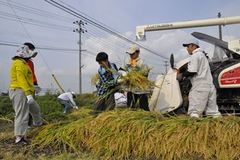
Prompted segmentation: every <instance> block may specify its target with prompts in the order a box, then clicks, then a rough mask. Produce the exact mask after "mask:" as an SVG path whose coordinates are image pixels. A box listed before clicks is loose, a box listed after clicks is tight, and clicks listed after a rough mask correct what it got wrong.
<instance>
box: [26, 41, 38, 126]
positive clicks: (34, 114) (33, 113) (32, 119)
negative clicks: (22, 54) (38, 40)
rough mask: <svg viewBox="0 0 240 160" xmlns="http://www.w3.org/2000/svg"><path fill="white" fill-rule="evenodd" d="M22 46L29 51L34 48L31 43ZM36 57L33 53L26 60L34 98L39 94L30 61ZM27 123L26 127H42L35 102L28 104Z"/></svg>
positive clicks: (32, 64) (35, 53)
mask: <svg viewBox="0 0 240 160" xmlns="http://www.w3.org/2000/svg"><path fill="white" fill-rule="evenodd" d="M24 45H27V46H28V47H29V49H30V50H32V51H33V50H35V46H34V45H33V44H31V43H28V42H26V43H24ZM36 56H37V52H34V54H33V55H32V56H31V58H29V59H26V60H27V64H28V66H29V67H30V69H31V71H32V80H33V85H34V95H33V96H34V97H35V94H36V93H39V92H40V90H41V89H40V87H39V86H38V82H37V77H36V75H35V71H34V63H33V61H32V58H34V57H36ZM29 112H30V114H29V122H28V126H29V127H31V125H33V126H41V125H42V118H41V111H40V107H39V105H38V103H37V102H36V101H35V103H32V104H30V107H29Z"/></svg>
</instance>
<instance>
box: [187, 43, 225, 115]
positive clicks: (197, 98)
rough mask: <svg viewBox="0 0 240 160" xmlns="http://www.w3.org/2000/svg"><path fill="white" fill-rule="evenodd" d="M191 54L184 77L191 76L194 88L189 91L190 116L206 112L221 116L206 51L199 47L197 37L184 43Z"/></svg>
mask: <svg viewBox="0 0 240 160" xmlns="http://www.w3.org/2000/svg"><path fill="white" fill-rule="evenodd" d="M183 46H184V47H186V48H187V52H188V54H189V55H190V61H189V63H188V70H187V71H186V72H184V73H183V77H190V80H191V83H192V88H191V90H190V92H189V108H188V114H189V115H190V117H195V118H199V117H201V116H202V114H203V113H204V112H205V114H206V115H207V116H213V117H219V116H221V114H220V112H219V111H218V105H217V103H216V89H215V86H214V84H213V78H212V74H211V70H210V67H209V63H208V59H207V57H206V55H205V52H204V51H203V50H202V49H201V48H199V42H198V41H197V40H195V39H191V40H190V41H188V42H186V43H184V44H183Z"/></svg>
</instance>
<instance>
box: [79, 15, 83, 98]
mask: <svg viewBox="0 0 240 160" xmlns="http://www.w3.org/2000/svg"><path fill="white" fill-rule="evenodd" d="M81 36H82V21H81V20H80V21H79V94H82V67H81V66H82V52H81V51H82V49H81V48H82V47H81V46H82V44H81V38H82V37H81Z"/></svg>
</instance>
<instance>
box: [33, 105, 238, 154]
mask: <svg viewBox="0 0 240 160" xmlns="http://www.w3.org/2000/svg"><path fill="white" fill-rule="evenodd" d="M90 111H91V110H90V109H80V110H79V111H77V112H73V113H72V114H70V115H69V117H74V118H72V119H71V118H70V119H71V121H62V122H58V123H54V124H49V125H46V126H44V127H42V128H39V129H36V130H35V131H33V132H32V133H31V137H32V139H33V141H32V147H34V148H38V149H40V150H44V149H46V148H48V149H51V150H53V151H54V152H56V153H63V152H70V153H72V152H73V153H77V154H81V153H82V152H84V151H86V152H90V153H91V154H92V155H94V157H96V158H97V157H98V158H100V159H239V158H240V143H239V142H240V132H239V129H240V117H235V116H226V117H222V118H218V119H213V118H210V117H205V118H202V119H191V118H189V117H186V116H179V117H164V116H163V115H161V114H159V113H156V112H145V111H142V110H134V111H133V110H129V109H120V110H114V111H108V112H104V113H101V114H99V115H98V116H97V117H94V116H92V115H90V114H88V113H89V112H90Z"/></svg>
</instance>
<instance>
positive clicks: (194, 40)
mask: <svg viewBox="0 0 240 160" xmlns="http://www.w3.org/2000/svg"><path fill="white" fill-rule="evenodd" d="M189 44H195V45H197V46H199V42H198V40H197V39H194V38H192V39H188V40H187V41H185V42H184V43H183V47H187V46H188V45H189Z"/></svg>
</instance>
